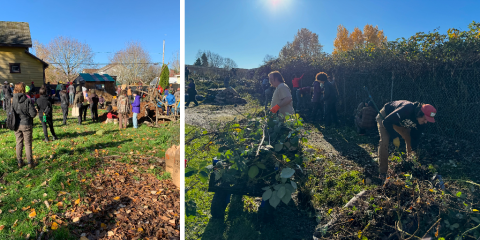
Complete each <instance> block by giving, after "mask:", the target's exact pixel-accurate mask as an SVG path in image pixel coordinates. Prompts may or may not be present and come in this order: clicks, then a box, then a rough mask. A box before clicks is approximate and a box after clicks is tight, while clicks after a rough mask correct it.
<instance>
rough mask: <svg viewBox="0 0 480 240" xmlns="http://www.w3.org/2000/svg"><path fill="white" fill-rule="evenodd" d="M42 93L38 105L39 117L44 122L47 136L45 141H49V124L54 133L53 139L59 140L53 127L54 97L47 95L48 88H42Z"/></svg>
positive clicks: (44, 134) (43, 125)
mask: <svg viewBox="0 0 480 240" xmlns="http://www.w3.org/2000/svg"><path fill="white" fill-rule="evenodd" d="M38 92H39V93H40V98H39V99H37V107H38V119H39V120H40V122H41V123H42V127H43V136H44V137H45V142H48V130H47V124H48V127H49V128H50V133H51V134H52V138H53V141H55V140H57V139H58V138H57V135H56V134H55V129H54V128H53V116H52V112H53V107H52V105H53V99H52V98H51V97H49V96H47V89H46V88H43V87H42V88H40V90H39V91H38Z"/></svg>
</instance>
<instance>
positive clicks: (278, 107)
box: [270, 104, 280, 113]
mask: <svg viewBox="0 0 480 240" xmlns="http://www.w3.org/2000/svg"><path fill="white" fill-rule="evenodd" d="M279 109H280V106H278V104H277V105H275V106H273V107H272V108H271V109H270V112H272V113H277V112H278V110H279Z"/></svg>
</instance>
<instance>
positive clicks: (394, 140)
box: [393, 137, 400, 148]
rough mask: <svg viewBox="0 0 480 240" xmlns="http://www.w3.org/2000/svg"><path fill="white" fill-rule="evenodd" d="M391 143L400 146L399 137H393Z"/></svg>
mask: <svg viewBox="0 0 480 240" xmlns="http://www.w3.org/2000/svg"><path fill="white" fill-rule="evenodd" d="M393 145H395V147H397V148H398V147H400V138H398V137H397V138H395V139H393Z"/></svg>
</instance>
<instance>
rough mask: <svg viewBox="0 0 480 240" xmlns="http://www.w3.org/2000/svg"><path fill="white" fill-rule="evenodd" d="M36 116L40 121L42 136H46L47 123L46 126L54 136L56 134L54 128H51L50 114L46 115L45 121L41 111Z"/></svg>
mask: <svg viewBox="0 0 480 240" xmlns="http://www.w3.org/2000/svg"><path fill="white" fill-rule="evenodd" d="M38 118H39V119H40V122H42V127H43V136H45V138H48V130H47V124H48V127H49V128H50V133H52V136H53V137H55V138H56V137H57V135H56V134H55V129H53V119H52V115H50V116H48V115H47V122H44V121H43V113H40V114H39V115H38Z"/></svg>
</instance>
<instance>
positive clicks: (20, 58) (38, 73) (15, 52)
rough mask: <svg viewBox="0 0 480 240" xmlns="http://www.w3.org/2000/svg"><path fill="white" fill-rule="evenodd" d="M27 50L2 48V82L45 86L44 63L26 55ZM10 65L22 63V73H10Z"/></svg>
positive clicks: (0, 59) (0, 75) (0, 61)
mask: <svg viewBox="0 0 480 240" xmlns="http://www.w3.org/2000/svg"><path fill="white" fill-rule="evenodd" d="M25 50H26V48H15V47H0V81H1V82H2V83H3V82H4V81H8V82H9V83H10V82H13V83H18V82H24V83H25V84H27V85H30V83H31V82H34V83H35V86H37V87H39V86H41V85H42V84H43V77H44V74H43V63H42V62H41V61H39V60H38V59H35V58H33V57H32V56H29V55H28V54H26V53H25ZM9 63H20V71H21V73H10V66H9Z"/></svg>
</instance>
